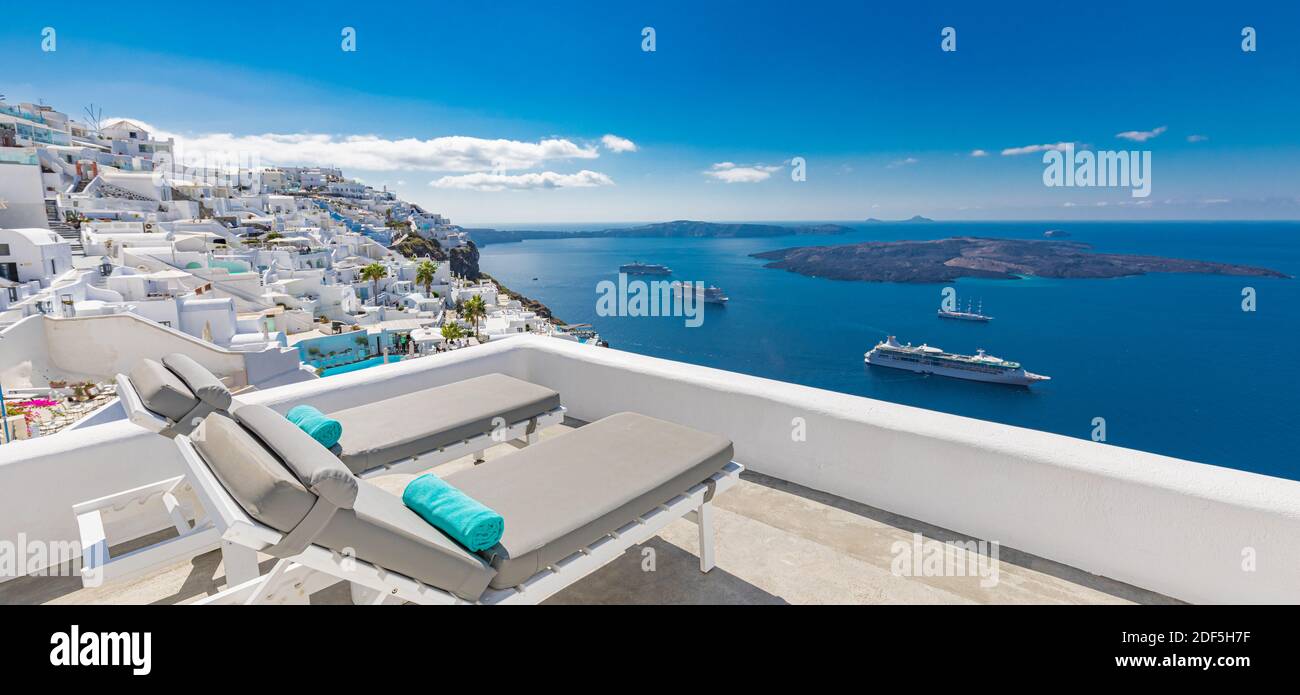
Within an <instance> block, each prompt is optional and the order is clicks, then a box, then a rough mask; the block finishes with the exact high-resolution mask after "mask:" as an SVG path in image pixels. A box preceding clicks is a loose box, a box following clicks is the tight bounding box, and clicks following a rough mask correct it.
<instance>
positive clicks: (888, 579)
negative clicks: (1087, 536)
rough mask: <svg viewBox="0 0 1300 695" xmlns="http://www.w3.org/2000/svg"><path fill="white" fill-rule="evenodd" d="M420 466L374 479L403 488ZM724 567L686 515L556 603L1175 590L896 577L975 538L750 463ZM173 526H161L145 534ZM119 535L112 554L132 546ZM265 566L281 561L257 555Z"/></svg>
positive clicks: (21, 585)
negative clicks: (647, 557)
mask: <svg viewBox="0 0 1300 695" xmlns="http://www.w3.org/2000/svg"><path fill="white" fill-rule="evenodd" d="M582 424H583V423H580V422H577V421H573V420H570V421H568V422H566V423H565V424H564V425H560V426H556V427H552V428H549V429H547V430H545V431H544V432H543V435H542V437H543V439H548V438H551V437H555V436H558V435H560V434H562V433H564V432H566V431H568V430H570V429H572V428H574V427H577V426H581V425H582ZM513 450H514V449H513V446H512V445H511V444H500V445H498V446H496V447H494V448H492V449H489V450H488V451H487V455H486V457H485V458H486V462H485V463H484V464H480V465H490V464H491V462H492V460H493V459H496V458H499V457H501V456H505V455H508V454H510V453H511V452H512V451H513ZM471 465H473V462H472V460H471V458H470V457H465V458H462V459H458V460H456V461H452V462H450V463H446V464H443V465H441V466H437V467H435V468H434V469H433V470H434V471H435V472H436V473H438V474H446V473H450V472H452V471H454V470H457V469H460V468H464V467H468V466H471ZM414 477H415V475H414V474H411V475H407V474H393V475H387V476H381V477H379V478H375V479H373V482H375V483H376V484H378V485H379V486H381V487H383V488H385V489H387V490H390V491H392V492H393V493H394V494H401V491H402V489H403V488H404V487H405V486H406V483H407V482H409V481H410V480H411V479H412V478H414ZM716 503H717V505H718V510H717V524H718V539H717V553H718V556H717V562H718V564H717V567H716V568H714V570H713V571H711V572H709V573H708V574H701V573H700V572H699V568H698V560H697V553H698V547H697V546H698V540H697V538H698V536H697V534H696V532H695V527H694V526H693V525H692V524H690V522H687V521H685V520H679V521H676V522H674V523H673V524H672V525H670V526H668V527H667V528H666V529H665V530H664V531H663V532H661V533H660V534H659V535H658V536H657V537H655V538H654V539H653V540H651V541H650V542H649V543H647V544H645V545H644V546H643V547H649V548H652V549H653V550H654V558H655V571H653V572H647V571H644V570H643V569H642V554H641V549H639V548H633V549H632V550H629V551H628V552H627V553H625V554H624V555H623V556H622V557H621V558H620V559H618V560H616V561H615V562H613V563H611V564H609V565H607V566H605V567H604V568H603V569H601V570H599V571H597V572H596V573H594V574H592V575H590V576H588V577H586V578H585V579H583V580H581V581H580V582H578V583H577V584H575V585H574V586H572V587H570V588H568V589H566V590H564V591H562V592H560V593H559V594H558V595H556V596H554V597H552V598H551V599H550V600H549V601H548V603H552V604H609V603H619V604H625V603H630V604H664V603H687V604H716V603H728V604H785V603H789V604H824V603H835V604H844V603H899V602H902V603H927V604H928V603H937V604H958V603H997V604H1015V603H1066V604H1078V603H1171V602H1173V601H1172V600H1171V599H1168V598H1166V597H1163V596H1160V595H1158V594H1154V593H1152V592H1148V591H1144V590H1142V589H1138V588H1135V587H1132V586H1128V585H1125V584H1122V583H1120V582H1116V581H1112V580H1108V579H1105V578H1102V577H1096V576H1092V575H1089V574H1087V573H1084V572H1080V571H1079V570H1076V569H1073V568H1070V567H1067V566H1065V565H1061V564H1059V563H1054V562H1051V561H1048V560H1044V559H1042V558H1038V557H1034V556H1031V555H1027V554H1025V553H1020V552H1016V551H1013V550H1009V549H1005V548H1004V549H1002V550H1001V553H1000V558H999V563H998V580H999V581H998V583H997V584H996V585H994V586H991V587H985V586H982V585H981V581H980V578H979V577H977V576H962V577H899V576H894V575H893V574H892V573H891V571H890V565H891V563H892V562H893V557H894V555H893V553H891V550H890V549H891V547H892V546H893V545H894V544H895V543H898V542H902V543H907V544H911V543H912V542H913V536H912V534H914V533H920V534H923V536H924V537H925V538H926V539H927V540H930V539H934V540H939V541H950V540H971V539H967V538H964V537H961V536H960V535H959V534H955V533H952V532H950V531H946V530H944V529H938V528H935V527H932V526H929V525H927V524H924V523H921V522H917V521H915V520H912V519H907V518H904V517H899V516H897V515H894V514H890V513H888V512H884V511H882V510H879V509H874V508H872V507H868V506H866V505H863V504H858V503H855V502H851V501H849V500H845V499H843V498H840V497H836V496H834V495H830V494H826V493H819V492H817V491H815V490H809V489H807V488H804V487H801V486H799V485H795V484H793V483H788V482H785V481H783V480H778V479H776V478H771V477H769V476H765V475H762V474H756V473H746V474H744V480H743V481H742V482H741V484H740V485H738V486H737V487H735V488H733V489H732V490H730V491H728V492H727V493H726V494H724V495H720V496H719V497H718V498H717V499H716ZM168 535H174V533H172V532H163V533H160V534H157V535H155V536H153V537H150V538H148V539H144V540H145V542H152V541H155V540H157V539H159V538H161V537H165V536H168ZM130 548H131V546H130V545H126V544H124V546H123V547H121V548H116V549H115V554H116V552H124V551H126V550H128V549H130ZM259 559H260V560H261V569H262V571H263V572H264V573H265V572H267V571H269V570H270V568H271V565H272V564H274V559H273V558H271V557H270V556H269V555H261V556H260V557H259ZM224 585H225V572H224V568H223V567H222V564H221V553H220V552H218V551H215V550H214V551H211V552H209V553H206V554H204V555H201V556H199V557H197V558H195V559H193V560H192V561H189V562H181V563H177V564H174V565H171V566H169V567H167V568H164V569H162V570H160V571H158V572H156V573H153V574H151V575H149V576H147V577H145V578H143V579H139V580H136V581H128V582H122V583H118V584H110V585H106V586H102V587H98V588H94V589H86V588H82V586H81V581H80V579H79V578H77V577H72V576H61V577H24V578H21V579H18V580H15V581H10V582H6V583H3V584H0V604H32V603H49V604H88V603H118V604H145V603H147V604H173V603H188V602H191V601H194V600H195V599H199V598H202V597H204V596H207V595H210V594H212V593H215V592H217V591H219V590H220V589H221V588H223V587H224ZM313 602H315V603H324V604H331V603H340V604H343V603H350V602H351V598H350V595H349V593H348V590H347V587H346V586H345V585H342V584H339V585H335V586H334V587H330V588H329V589H326V590H324V591H321V592H318V593H317V594H316V595H315V596H314V597H313Z"/></svg>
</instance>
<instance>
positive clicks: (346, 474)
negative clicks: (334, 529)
mask: <svg viewBox="0 0 1300 695" xmlns="http://www.w3.org/2000/svg"><path fill="white" fill-rule="evenodd" d="M234 415H235V420H236V421H238V422H239V424H241V425H243V426H244V427H245V428H247V429H248V430H249V431H250V432H252V433H253V435H254V436H256V437H257V438H258V439H260V440H262V443H263V444H265V445H266V446H267V447H269V448H270V449H271V451H272V452H273V453H275V455H276V457H277V458H279V459H280V461H282V462H283V463H284V465H285V467H287V468H288V469H289V472H291V473H293V474H294V476H295V477H297V478H298V482H300V483H302V484H303V485H305V486H306V487H307V489H308V490H310V491H312V492H314V493H316V494H317V495H320V496H321V497H324V498H325V499H327V500H329V501H330V502H333V503H334V506H336V507H342V508H344V509H348V508H350V507H352V502H353V500H355V499H356V498H357V479H356V476H354V475H352V472H351V471H349V470H348V469H347V468H345V467H344V466H343V463H342V462H341V461H339V460H338V458H337V457H336V456H334V454H331V453H330V451H329V450H328V449H326V448H325V447H323V446H321V445H320V443H318V442H317V441H316V440H315V439H312V438H311V435H309V434H307V433H306V432H303V431H302V430H301V429H299V428H298V426H297V425H295V424H293V423H292V422H289V421H288V420H286V419H285V417H284V416H283V415H281V414H279V413H277V412H275V411H274V410H271V409H270V408H268V407H266V406H263V405H246V406H244V407H242V408H240V409H239V410H238V411H236V412H235V414H234Z"/></svg>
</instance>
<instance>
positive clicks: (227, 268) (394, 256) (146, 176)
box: [0, 101, 599, 432]
mask: <svg viewBox="0 0 1300 695" xmlns="http://www.w3.org/2000/svg"><path fill="white" fill-rule="evenodd" d="M177 150H178V147H177V143H176V142H175V140H174V139H172V138H168V139H162V138H161V137H159V136H156V135H155V134H154V133H151V132H150V131H149V130H148V129H147V128H146V127H144V126H142V125H141V124H139V123H136V122H133V121H131V120H113V121H111V122H107V123H100V124H92V123H87V122H83V121H80V120H77V119H75V118H71V117H69V116H68V114H66V113H63V112H60V111H56V110H55V109H53V108H52V107H50V106H46V105H39V104H30V103H22V104H10V103H7V102H4V101H0V384H2V385H3V388H4V392H5V394H6V402H8V403H13V402H16V401H17V402H24V401H23V399H26V400H27V401H31V402H34V401H37V400H39V401H42V402H43V401H44V400H51V401H56V400H62V399H63V398H64V397H67V396H68V395H69V394H72V393H73V392H74V391H75V389H80V391H77V393H80V394H82V395H84V394H86V393H93V394H100V395H108V394H111V391H112V383H111V382H112V378H113V375H114V374H115V373H117V372H119V371H122V367H123V365H127V364H129V363H130V362H132V361H133V360H134V359H136V358H138V355H136V353H138V352H140V350H141V346H149V345H157V344H158V343H160V342H161V343H167V344H170V345H172V346H174V347H176V348H177V349H179V348H181V347H184V348H186V349H187V350H189V351H192V352H194V353H195V354H199V355H205V356H207V358H208V361H209V362H210V363H212V364H214V365H226V366H227V368H226V369H224V370H223V371H224V372H225V373H226V374H229V375H231V376H230V377H229V380H230V381H232V383H231V385H232V386H234V387H236V388H256V387H269V386H274V385H279V384H283V383H292V382H294V381H300V380H306V379H314V378H318V377H322V376H330V375H332V374H335V373H340V372H344V371H353V370H356V369H361V368H364V367H367V366H370V365H373V364H381V363H384V362H388V361H394V360H398V359H410V358H415V357H421V356H426V355H433V354H438V353H442V352H446V351H448V350H456V349H461V348H466V347H472V346H474V345H477V344H480V343H482V342H485V341H489V340H500V339H506V338H509V337H511V336H515V335H519V334H522V333H541V334H545V335H552V336H555V337H558V338H562V339H567V340H575V341H579V342H591V343H592V344H596V343H598V342H599V340H598V338H597V337H594V336H591V335H590V334H582V333H580V332H574V333H571V332H568V331H566V330H564V329H563V327H561V326H558V325H556V324H555V323H553V322H552V321H551V320H550V319H548V318H547V316H548V315H549V312H545V311H541V312H540V313H539V311H538V308H539V307H538V306H537V305H536V304H535V303H533V302H527V301H526V300H523V299H522V298H518V297H513V296H510V295H509V294H508V293H506V292H504V291H502V290H501V289H500V288H499V287H498V286H497V285H495V284H494V283H493V282H491V281H490V280H487V279H484V278H481V277H480V272H479V268H478V249H477V248H476V246H475V245H474V242H473V241H472V240H471V239H470V236H469V234H468V233H467V232H466V231H465V230H463V229H462V228H461V227H459V226H457V225H454V224H452V223H451V221H450V220H448V219H447V218H445V217H444V216H442V215H440V214H437V213H435V212H431V211H428V210H425V209H424V208H423V207H421V206H420V205H416V204H413V203H409V202H406V201H403V200H400V199H398V197H397V196H396V195H395V194H394V193H393V192H392V191H389V190H386V188H384V189H375V188H373V187H372V186H369V185H366V184H364V183H363V182H361V181H358V180H355V179H351V178H348V177H347V176H345V174H344V172H343V171H341V170H340V169H338V168H331V167H284V166H279V167H277V166H259V165H257V164H256V162H249V161H239V162H234V161H230V162H219V163H212V162H208V163H207V164H208V165H207V166H202V165H200V166H195V165H193V164H190V165H189V166H181V165H180V163H179V160H181V159H183V157H182V154H186V155H188V153H180V152H178V151H177ZM230 159H231V160H235V159H240V160H243V159H244V158H243V157H235V156H232V157H230ZM151 352H156V350H151ZM230 365H234V366H233V367H230ZM51 396H53V397H54V398H51ZM77 398H81V396H77ZM74 400H75V399H74ZM86 400H87V402H88V403H89V402H92V401H93V398H87V399H86ZM90 410H92V408H90V407H89V406H87V411H90ZM22 414H23V413H18V415H22ZM42 415H46V414H45V413H42ZM76 415H77V414H76V413H73V414H72V415H66V414H61V415H57V416H54V417H53V418H46V419H47V420H51V421H50V422H42V423H41V424H42V425H43V426H38V427H36V428H35V429H36V430H43V431H45V432H49V431H57V429H59V427H61V426H63V425H66V424H70V423H71V422H73V421H76V419H77V417H76ZM29 419H30V418H29ZM28 429H32V428H28Z"/></svg>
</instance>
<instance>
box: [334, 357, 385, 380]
mask: <svg viewBox="0 0 1300 695" xmlns="http://www.w3.org/2000/svg"><path fill="white" fill-rule="evenodd" d="M401 359H402V358H401V357H400V356H398V355H390V356H389V357H388V361H389V362H397V361H399V360H401ZM383 363H384V357H383V356H382V355H381V356H379V357H371V358H370V359H368V360H361V361H360V362H353V363H351V364H342V365H339V366H337V367H326V368H325V369H323V370H321V373H320V375H321V376H334V375H335V374H347V373H348V372H355V371H357V370H360V369H366V368H368V367H374V366H378V365H381V364H383Z"/></svg>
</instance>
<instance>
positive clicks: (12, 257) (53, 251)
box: [0, 228, 72, 286]
mask: <svg viewBox="0 0 1300 695" xmlns="http://www.w3.org/2000/svg"><path fill="white" fill-rule="evenodd" d="M71 269H72V244H71V243H70V242H68V240H66V239H64V238H62V237H60V236H59V235H57V234H55V233H54V232H51V231H50V230H48V229H34V228H27V229H0V278H4V279H6V280H9V281H11V282H30V281H32V280H36V281H39V282H40V283H41V285H42V286H48V285H49V284H50V280H51V278H54V277H56V276H58V275H62V274H63V273H66V272H67V271H69V270H71Z"/></svg>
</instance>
